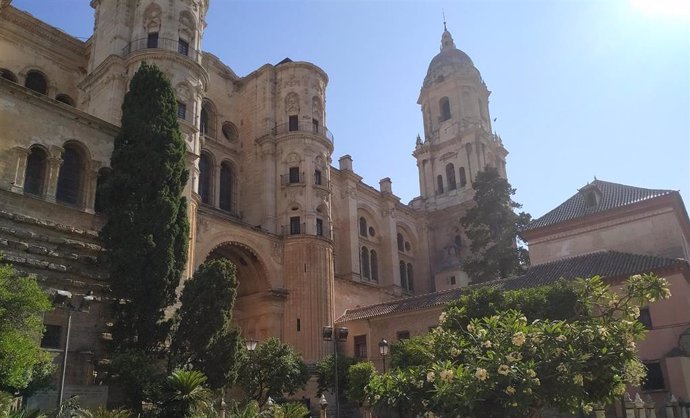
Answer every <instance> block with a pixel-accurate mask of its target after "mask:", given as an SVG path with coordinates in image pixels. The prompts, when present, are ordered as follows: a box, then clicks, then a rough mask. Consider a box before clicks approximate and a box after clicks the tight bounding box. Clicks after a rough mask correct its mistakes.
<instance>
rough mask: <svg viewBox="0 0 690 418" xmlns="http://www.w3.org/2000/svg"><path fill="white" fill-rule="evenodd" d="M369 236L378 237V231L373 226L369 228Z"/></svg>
mask: <svg viewBox="0 0 690 418" xmlns="http://www.w3.org/2000/svg"><path fill="white" fill-rule="evenodd" d="M369 236H372V237H373V236H376V230H375V229H374V227H372V226H370V227H369Z"/></svg>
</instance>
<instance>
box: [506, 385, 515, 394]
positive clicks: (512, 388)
mask: <svg viewBox="0 0 690 418" xmlns="http://www.w3.org/2000/svg"><path fill="white" fill-rule="evenodd" d="M504 392H505V393H507V394H508V395H514V394H515V388H514V387H512V386H508V387H507V388H506V389H505V391H504Z"/></svg>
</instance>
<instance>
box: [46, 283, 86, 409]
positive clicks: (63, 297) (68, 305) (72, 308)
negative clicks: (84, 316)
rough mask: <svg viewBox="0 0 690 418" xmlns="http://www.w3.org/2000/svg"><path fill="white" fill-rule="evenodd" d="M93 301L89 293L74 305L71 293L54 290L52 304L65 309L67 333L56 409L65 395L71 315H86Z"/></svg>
mask: <svg viewBox="0 0 690 418" xmlns="http://www.w3.org/2000/svg"><path fill="white" fill-rule="evenodd" d="M95 299H96V297H95V296H94V295H93V292H92V291H89V292H87V293H86V294H85V295H81V300H79V303H78V304H74V303H73V299H72V292H69V291H67V290H54V294H53V303H54V304H55V305H56V306H58V307H62V308H65V309H67V333H66V335H65V346H64V349H63V351H62V373H61V376H60V387H59V389H58V397H57V407H58V409H59V408H60V407H61V406H62V398H63V397H64V394H65V376H66V372H67V353H68V351H69V335H70V331H71V329H72V313H73V312H85V313H88V312H89V310H90V309H91V302H93V301H94V300H95Z"/></svg>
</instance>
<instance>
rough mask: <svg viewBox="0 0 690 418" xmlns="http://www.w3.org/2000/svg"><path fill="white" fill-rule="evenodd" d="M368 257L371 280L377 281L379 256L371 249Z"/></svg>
mask: <svg viewBox="0 0 690 418" xmlns="http://www.w3.org/2000/svg"><path fill="white" fill-rule="evenodd" d="M370 258H371V280H373V281H375V282H378V281H379V257H378V255H377V254H376V251H374V250H371V253H370Z"/></svg>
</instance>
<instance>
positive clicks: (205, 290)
mask: <svg viewBox="0 0 690 418" xmlns="http://www.w3.org/2000/svg"><path fill="white" fill-rule="evenodd" d="M237 286H238V282H237V273H236V268H235V265H234V264H232V263H231V262H230V261H228V260H226V259H217V260H209V261H206V262H205V263H203V264H202V265H201V266H200V267H199V269H198V270H197V271H196V273H194V276H193V277H192V278H191V279H190V280H188V281H187V282H186V283H185V287H184V289H183V291H182V296H181V297H180V301H181V302H182V305H181V306H180V308H179V310H178V311H177V316H178V318H179V322H178V324H177V326H176V327H175V332H174V334H173V337H172V344H171V347H170V351H171V354H170V356H171V362H172V363H173V366H174V367H184V366H191V367H194V368H195V369H197V370H199V371H201V372H202V373H204V374H205V375H206V376H207V377H208V384H209V386H210V388H211V389H218V388H221V387H223V386H226V385H232V383H234V381H235V378H236V375H237V369H236V366H237V364H236V363H237V357H238V354H239V353H240V352H241V350H242V345H241V343H242V341H241V338H240V335H239V334H240V333H239V330H238V329H236V328H234V327H231V326H230V321H231V320H232V308H233V306H234V304H235V297H236V296H237Z"/></svg>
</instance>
